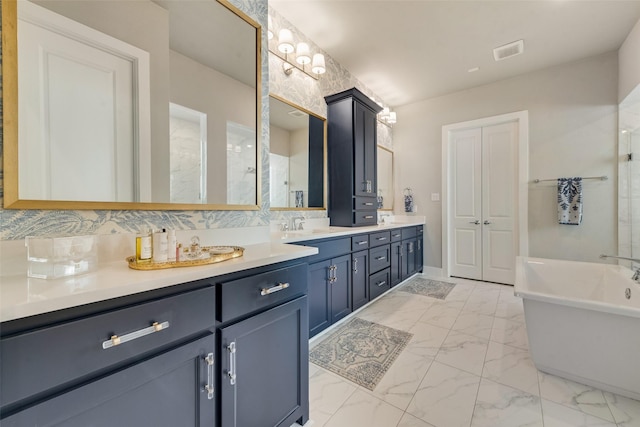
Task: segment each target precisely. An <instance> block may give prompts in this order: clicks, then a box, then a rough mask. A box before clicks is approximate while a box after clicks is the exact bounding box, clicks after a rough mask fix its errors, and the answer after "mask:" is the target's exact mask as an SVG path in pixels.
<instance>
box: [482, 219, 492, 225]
mask: <svg viewBox="0 0 640 427" xmlns="http://www.w3.org/2000/svg"><path fill="white" fill-rule="evenodd" d="M483 224H484V225H489V224H491V221H488V220H485V221H484V222H483Z"/></svg>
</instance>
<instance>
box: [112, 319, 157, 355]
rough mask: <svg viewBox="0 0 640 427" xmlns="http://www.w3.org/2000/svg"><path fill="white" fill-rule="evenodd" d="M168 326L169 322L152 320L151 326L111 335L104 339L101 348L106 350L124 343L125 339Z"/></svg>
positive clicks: (131, 338)
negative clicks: (123, 333)
mask: <svg viewBox="0 0 640 427" xmlns="http://www.w3.org/2000/svg"><path fill="white" fill-rule="evenodd" d="M168 327H169V322H162V323H158V322H153V324H152V325H151V326H149V327H148V328H144V329H140V330H139V331H135V332H131V333H130V334H125V335H122V336H121V337H119V336H118V335H112V336H111V338H110V339H108V340H107V341H104V342H103V343H102V349H103V350H106V349H108V348H111V347H115V346H117V345H120V344H124V343H126V342H127V341H133V340H135V339H138V338H140V337H144V336H145V335H150V334H153V333H154V332H160V331H161V330H163V329H167V328H168Z"/></svg>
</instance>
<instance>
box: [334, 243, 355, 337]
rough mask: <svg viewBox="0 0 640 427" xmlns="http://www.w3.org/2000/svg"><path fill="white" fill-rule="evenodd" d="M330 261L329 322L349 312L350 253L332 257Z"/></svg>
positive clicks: (335, 320)
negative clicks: (331, 269)
mask: <svg viewBox="0 0 640 427" xmlns="http://www.w3.org/2000/svg"><path fill="white" fill-rule="evenodd" d="M331 261H332V268H333V271H332V273H331V277H332V279H330V280H329V282H330V288H331V290H330V291H329V293H330V294H331V323H332V324H333V323H335V322H337V321H338V320H340V319H342V318H343V317H345V316H346V315H348V314H349V313H351V311H352V310H351V255H344V256H341V257H338V258H334V259H332V260H331Z"/></svg>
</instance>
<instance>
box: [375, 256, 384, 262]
mask: <svg viewBox="0 0 640 427" xmlns="http://www.w3.org/2000/svg"><path fill="white" fill-rule="evenodd" d="M383 259H387V257H386V256H379V257H377V258H376V261H382V260H383Z"/></svg>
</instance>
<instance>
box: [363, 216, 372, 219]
mask: <svg viewBox="0 0 640 427" xmlns="http://www.w3.org/2000/svg"><path fill="white" fill-rule="evenodd" d="M363 218H364V219H373V215H365V216H364V217H363Z"/></svg>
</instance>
